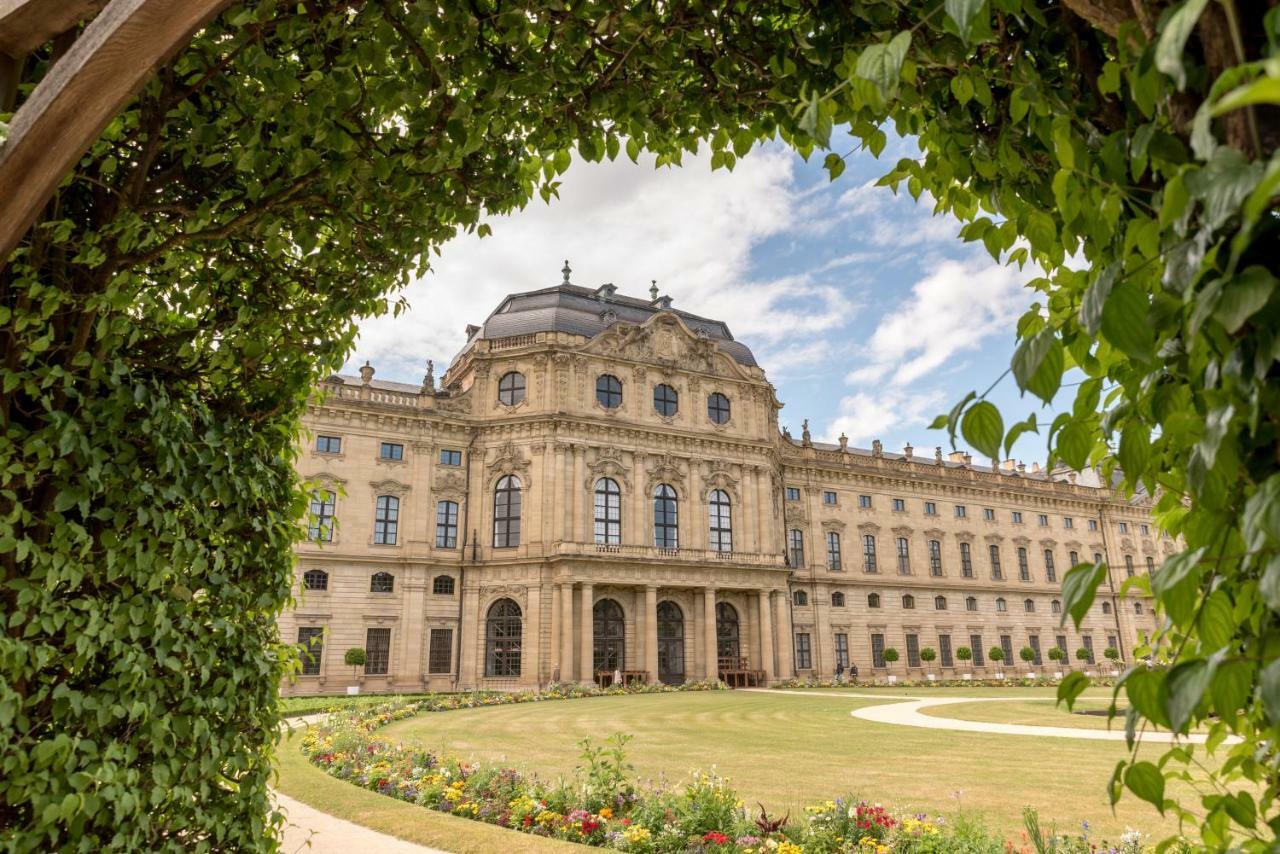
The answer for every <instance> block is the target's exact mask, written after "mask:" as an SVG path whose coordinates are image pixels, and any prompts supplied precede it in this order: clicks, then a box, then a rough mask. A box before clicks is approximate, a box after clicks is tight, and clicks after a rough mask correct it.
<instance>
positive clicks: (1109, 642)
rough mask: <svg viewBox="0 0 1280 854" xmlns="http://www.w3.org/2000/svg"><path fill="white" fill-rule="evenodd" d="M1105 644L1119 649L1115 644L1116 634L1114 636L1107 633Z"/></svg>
mask: <svg viewBox="0 0 1280 854" xmlns="http://www.w3.org/2000/svg"><path fill="white" fill-rule="evenodd" d="M1107 646H1108V647H1112V648H1114V649H1119V647H1118V646H1116V636H1115V635H1107Z"/></svg>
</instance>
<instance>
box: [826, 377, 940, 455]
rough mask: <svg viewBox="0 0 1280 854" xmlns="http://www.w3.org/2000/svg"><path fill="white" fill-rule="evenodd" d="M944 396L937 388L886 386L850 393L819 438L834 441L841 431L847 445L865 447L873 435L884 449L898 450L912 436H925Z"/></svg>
mask: <svg viewBox="0 0 1280 854" xmlns="http://www.w3.org/2000/svg"><path fill="white" fill-rule="evenodd" d="M946 400H947V395H946V393H945V392H942V391H939V390H933V391H922V390H920V389H894V388H888V389H882V390H879V391H876V392H874V393H872V392H858V393H856V394H851V395H849V396H847V397H844V398H842V399H841V400H840V408H839V410H838V414H837V415H836V417H835V418H833V419H832V420H831V421H830V423H828V424H827V427H826V430H825V431H824V435H823V436H822V441H824V442H835V441H837V438H838V437H839V436H840V434H841V433H844V434H845V435H847V436H848V437H849V445H850V446H851V447H858V448H869V447H871V442H872V440H873V439H880V440H881V441H883V442H884V443H885V450H887V451H898V450H899V449H901V447H902V445H903V444H905V443H906V442H907V441H908V440H910V438H911V437H912V436H918V437H925V434H926V431H927V428H928V426H929V422H930V421H932V420H933V417H934V416H935V415H937V414H938V411H939V408H940V407H941V406H943V405H944V404H945V402H946ZM925 438H927V437H925Z"/></svg>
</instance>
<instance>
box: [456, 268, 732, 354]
mask: <svg viewBox="0 0 1280 854" xmlns="http://www.w3.org/2000/svg"><path fill="white" fill-rule="evenodd" d="M669 302H670V301H669V300H666V298H664V297H660V298H659V299H657V300H653V301H650V300H644V299H636V298H635V297H628V296H622V295H620V294H618V293H616V292H615V291H614V290H613V288H612V286H610V285H606V286H603V287H601V288H598V289H596V290H592V289H591V288H580V287H578V286H577V285H570V284H562V285H557V286H556V287H553V288H543V289H542V290H538V291H528V292H526V293H521V294H511V295H510V296H508V297H507V298H506V299H504V300H503V301H502V304H501V305H499V306H498V308H497V309H496V310H495V311H494V312H493V314H491V315H489V317H488V318H487V319H486V320H485V322H484V326H483V327H482V328H481V329H480V331H479V333H478V334H479V337H481V338H486V339H492V338H507V337H509V336H512V335H532V334H533V333H535V332H567V333H569V334H570V335H583V336H586V337H587V338H594V337H595V336H596V335H598V334H600V333H601V332H603V331H605V330H606V329H608V328H609V327H610V326H612V325H614V324H615V323H617V322H619V321H621V322H625V323H636V324H639V323H644V322H645V321H646V320H648V319H649V318H650V317H652V316H653V315H655V314H657V313H658V312H660V311H670V312H673V313H674V314H676V315H677V316H679V317H680V319H681V320H683V321H684V323H685V325H687V326H688V327H689V328H690V329H692V330H693V331H694V332H697V331H698V330H699V329H702V330H704V331H705V333H706V335H707V337H708V338H710V339H711V340H713V341H715V342H716V343H717V344H718V345H719V346H720V348H721V349H722V350H724V351H725V352H726V353H727V354H729V355H730V356H732V357H733V358H734V359H735V360H737V361H738V362H739V363H740V364H743V365H748V366H754V365H755V364H756V360H755V357H754V356H753V355H751V350H750V349H749V348H748V347H747V346H746V345H745V344H742V343H740V342H738V341H735V340H733V334H732V333H730V332H729V327H728V326H726V325H725V324H724V322H723V321H720V320H711V319H709V318H705V317H699V316H698V315H696V314H690V313H689V312H687V311H680V310H679V309H674V308H669V307H666V306H667V305H669ZM610 312H611V313H612V314H610Z"/></svg>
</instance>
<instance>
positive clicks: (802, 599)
mask: <svg viewBox="0 0 1280 854" xmlns="http://www.w3.org/2000/svg"><path fill="white" fill-rule="evenodd" d="M794 598H795V603H796V604H797V605H808V604H809V594H808V593H805V592H804V591H803V590H797V591H796V593H795V597H794Z"/></svg>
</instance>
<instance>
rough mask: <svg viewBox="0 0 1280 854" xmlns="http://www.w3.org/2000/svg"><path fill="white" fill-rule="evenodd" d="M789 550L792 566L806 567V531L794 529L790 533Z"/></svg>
mask: <svg viewBox="0 0 1280 854" xmlns="http://www.w3.org/2000/svg"><path fill="white" fill-rule="evenodd" d="M787 548H788V549H790V551H791V565H792V566H793V567H801V566H804V531H801V530H800V529H799V528H792V529H791V531H790V532H789V533H788V539H787Z"/></svg>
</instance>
